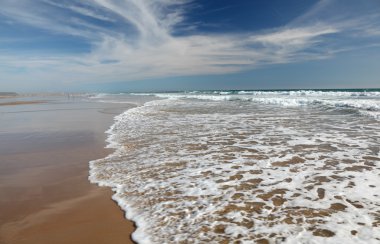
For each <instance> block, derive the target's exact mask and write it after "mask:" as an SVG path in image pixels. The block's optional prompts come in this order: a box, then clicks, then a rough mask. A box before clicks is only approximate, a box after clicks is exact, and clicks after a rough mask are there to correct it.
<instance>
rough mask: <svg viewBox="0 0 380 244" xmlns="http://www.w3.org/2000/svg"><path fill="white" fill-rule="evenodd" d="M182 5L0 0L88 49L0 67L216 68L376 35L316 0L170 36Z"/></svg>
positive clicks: (63, 70) (96, 77)
mask: <svg viewBox="0 0 380 244" xmlns="http://www.w3.org/2000/svg"><path fill="white" fill-rule="evenodd" d="M189 4H191V1H190V0H161V1H152V0H93V1H90V0H85V1H54V0H35V1H28V0H18V1H13V0H3V1H2V4H1V5H2V6H1V8H0V15H3V16H6V17H7V18H8V19H10V20H13V21H17V22H20V23H23V24H28V25H32V26H34V27H37V28H41V29H45V30H48V31H50V32H52V33H53V34H54V33H55V34H63V35H72V36H77V37H79V38H83V39H85V40H86V41H87V42H88V44H89V45H90V46H91V51H90V52H87V53H78V54H75V55H74V54H69V55H60V56H54V55H53V56H46V55H40V56H32V57H31V56H27V55H24V56H23V55H20V54H18V55H8V56H4V55H3V57H2V58H0V71H1V72H2V73H6V74H7V75H8V76H9V77H12V76H17V77H18V78H19V79H21V78H20V77H21V76H20V75H19V74H18V75H16V74H15V72H13V73H12V72H10V71H9V70H12V69H13V70H19V69H22V70H24V72H25V73H27V74H29V75H28V76H26V77H27V78H25V79H30V78H31V77H33V78H34V79H44V80H49V81H54V80H62V77H64V78H65V79H70V80H73V81H79V82H106V81H128V80H138V79H144V78H152V77H168V76H183V75H200V74H224V73H233V72H240V71H243V70H247V69H254V68H256V67H259V66H262V65H268V64H275V63H290V62H300V61H304V60H313V59H322V58H327V57H330V56H331V55H334V54H335V53H336V52H334V50H335V49H337V46H339V45H341V44H342V43H341V42H340V41H338V39H337V38H335V37H337V36H339V35H340V36H344V37H346V38H354V37H353V34H354V33H355V34H356V35H358V34H360V33H361V34H362V35H364V34H366V35H367V36H371V37H373V36H379V33H380V32H379V29H378V27H377V26H376V25H375V24H373V23H377V24H378V23H380V21H379V20H380V18H379V17H378V16H375V15H374V16H373V18H374V19H375V20H376V21H375V22H371V21H368V20H365V19H364V18H361V17H358V16H355V15H354V16H352V15H350V16H351V17H350V18H349V19H347V18H345V19H340V18H336V16H333V15H324V14H323V13H324V12H325V10H326V9H329V7H331V6H332V5H334V4H337V2H336V1H331V0H330V1H329V0H323V1H320V2H319V3H318V4H316V5H315V6H314V8H312V9H311V10H310V11H309V12H307V13H305V14H304V15H303V16H300V17H299V18H297V19H295V20H294V21H292V22H290V23H289V24H287V25H285V26H283V27H280V28H276V29H269V30H265V31H261V32H251V33H225V34H215V33H209V34H207V33H206V34H204V33H203V34H196V33H194V31H192V32H191V33H189V34H188V35H181V36H176V35H175V34H174V33H175V32H176V29H177V28H178V27H179V26H181V28H184V25H185V23H186V14H187V9H188V7H189ZM322 17H323V18H322ZM93 19H95V20H96V21H100V23H96V22H94V21H93ZM103 22H104V23H103ZM110 25H111V27H110ZM191 25H192V24H191V23H190V24H189V26H191ZM363 27H365V28H363ZM334 38H335V39H334ZM355 38H357V37H355ZM343 43H344V42H343ZM368 44H373V43H368ZM345 45H348V44H345ZM349 45H355V44H352V43H350V44H349ZM350 48H351V47H350ZM348 49H349V48H348ZM340 50H344V47H342V46H340ZM16 73H17V72H16ZM68 73H69V74H70V75H68Z"/></svg>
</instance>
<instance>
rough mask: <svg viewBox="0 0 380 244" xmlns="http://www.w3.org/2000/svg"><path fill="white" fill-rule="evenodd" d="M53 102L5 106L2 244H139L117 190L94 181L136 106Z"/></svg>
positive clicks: (0, 123)
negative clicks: (109, 135) (91, 172)
mask: <svg viewBox="0 0 380 244" xmlns="http://www.w3.org/2000/svg"><path fill="white" fill-rule="evenodd" d="M37 99H39V98H36V101H37ZM40 100H41V99H39V100H38V101H40ZM49 101H50V102H48V103H43V104H41V103H29V104H19V105H17V106H1V107H0V118H1V119H0V243H7V244H8V243H9V244H11V243H49V244H50V243H132V241H131V239H130V235H131V233H132V231H133V230H134V227H133V223H132V222H129V221H127V220H126V219H125V218H124V213H123V212H122V211H121V209H120V208H119V207H118V206H117V204H116V203H115V202H114V201H112V200H111V195H112V192H111V190H110V189H109V188H101V187H98V186H96V185H93V184H90V183H89V181H88V179H87V177H88V162H89V161H90V160H93V159H98V158H101V157H104V156H106V155H107V154H108V153H109V152H110V151H109V150H107V149H104V146H105V138H106V135H105V134H104V131H105V130H106V129H107V128H108V127H109V126H110V125H111V124H112V120H113V117H114V116H115V115H117V114H119V113H121V112H122V111H124V110H126V109H127V108H129V107H131V106H132V105H128V104H106V103H93V102H90V103H87V102H83V101H81V100H74V101H73V100H68V99H66V98H64V97H55V98H49Z"/></svg>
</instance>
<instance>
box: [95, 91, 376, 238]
mask: <svg viewBox="0 0 380 244" xmlns="http://www.w3.org/2000/svg"><path fill="white" fill-rule="evenodd" d="M171 96H172V97H171V98H170V99H167V100H159V101H152V102H148V103H146V104H145V105H144V106H142V107H137V108H133V109H130V110H128V111H126V112H125V113H123V114H121V115H119V116H117V117H116V118H115V124H114V125H113V126H112V127H111V128H110V129H109V130H108V131H107V132H108V133H109V138H108V142H109V147H111V148H114V149H115V152H114V153H113V154H111V155H109V156H108V157H106V158H105V159H100V160H95V161H92V162H91V163H90V177H89V178H90V180H91V181H92V182H96V183H98V184H100V185H105V186H109V187H112V188H113V190H114V191H115V192H116V194H115V195H114V197H113V198H114V199H115V200H116V201H117V202H118V203H119V205H120V206H121V207H122V208H123V209H124V210H126V216H127V218H129V219H132V220H134V221H135V222H136V223H137V230H136V232H135V233H134V234H133V239H134V240H136V241H137V242H139V243H178V242H181V241H185V242H189V243H204V242H213V241H215V242H217V241H222V240H228V241H232V240H239V241H241V242H242V243H252V240H258V239H260V238H266V239H271V240H272V241H273V242H274V241H280V242H282V241H283V242H285V243H339V242H342V243H378V242H379V240H380V232H379V227H376V226H374V224H375V223H376V218H378V217H379V216H377V215H376V214H378V211H379V210H380V206H379V204H378V202H379V200H380V196H379V195H380V194H378V193H377V192H378V189H379V187H380V180H379V174H380V168H379V167H380V165H379V163H380V161H378V160H377V159H376V157H378V156H379V155H380V149H379V144H380V141H379V138H380V126H379V123H378V122H377V121H373V120H369V119H367V118H366V117H360V116H357V114H355V113H345V112H344V111H343V112H341V111H339V110H326V109H325V108H324V107H320V106H306V107H303V106H293V105H289V106H284V107H282V106H278V105H279V103H276V101H277V102H279V101H281V98H278V97H276V98H275V99H273V98H268V99H267V100H265V99H264V100H263V101H265V102H262V103H261V102H260V103H258V104H256V103H245V102H242V101H241V99H240V100H233V101H231V100H230V99H219V100H217V101H216V100H214V99H207V100H204V99H202V100H199V99H197V100H182V99H179V97H173V95H171ZM196 96H198V95H196ZM207 96H210V95H207ZM228 96H233V95H228ZM211 97H224V98H225V97H227V96H225V95H217V96H211ZM187 98H190V97H187ZM193 98H194V97H191V99H193ZM260 99H261V98H260ZM294 99H295V98H292V100H288V101H287V102H288V103H289V104H293V103H297V102H299V101H305V99H304V98H297V99H298V100H294ZM334 99H336V98H334ZM306 100H307V99H306ZM267 101H275V102H267ZM290 101H292V102H290ZM294 101H297V102H294ZM307 101H308V100H307ZM329 101H330V102H331V103H333V104H335V101H333V100H329ZM361 103H362V105H363V104H364V105H363V106H368V103H369V102H368V103H367V101H366V102H363V101H361ZM331 106H332V105H331ZM334 106H335V105H334ZM350 106H351V104H350ZM297 160H298V161H297ZM293 161H294V162H293ZM287 162H288V163H287ZM291 162H293V163H291ZM355 167H356V168H355ZM247 186H249V187H248V188H247ZM319 188H323V189H324V196H323V199H321V200H318V199H319V196H320V193H318V191H317V190H318V189H319ZM274 190H276V191H277V193H273V194H272V195H271V196H268V199H265V196H262V194H271V192H273V191H274ZM294 194H296V195H294ZM281 199H285V202H283V203H281V204H279V203H278V201H280V202H281ZM249 204H253V205H249ZM260 204H264V205H265V208H264V207H263V206H261V207H260ZM331 204H340V205H337V207H338V208H339V207H341V208H342V205H343V206H344V207H343V208H344V209H343V210H333V209H331V208H330V206H331ZM355 205H356V206H355ZM247 206H256V207H257V211H254V210H250V209H251V208H247ZM358 206H363V207H362V208H360V207H358ZM252 208H253V207H252ZM302 211H311V212H313V211H314V212H316V214H315V216H308V213H307V212H302ZM318 213H320V214H318ZM269 216H271V218H270V219H269ZM286 217H291V218H292V219H288V220H286V221H287V222H284V221H285V218H286ZM299 218H300V219H299ZM289 221H293V223H294V224H290V222H289ZM297 221H301V222H300V223H299V224H296V223H297ZM318 229H324V230H328V231H331V232H333V233H334V236H332V237H329V238H326V237H320V236H316V235H314V234H313V233H314V232H315V231H316V230H318ZM353 230H354V231H356V232H357V233H356V234H355V235H353V234H351V231H353ZM273 234H274V235H275V236H274V237H270V236H271V235H273Z"/></svg>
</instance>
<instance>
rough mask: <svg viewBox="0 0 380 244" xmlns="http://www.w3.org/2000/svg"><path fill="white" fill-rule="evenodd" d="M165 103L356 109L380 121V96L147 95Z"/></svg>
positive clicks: (312, 93) (270, 93)
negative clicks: (236, 103)
mask: <svg viewBox="0 0 380 244" xmlns="http://www.w3.org/2000/svg"><path fill="white" fill-rule="evenodd" d="M213 93H214V92H213ZM144 95H154V96H156V97H158V98H164V99H171V100H177V99H199V100H210V101H247V102H248V101H249V102H255V103H261V104H268V105H281V106H285V107H297V106H308V105H319V106H327V107H330V108H348V109H355V110H356V111H357V112H359V113H361V114H363V115H366V116H370V117H372V118H375V119H379V118H380V92H346V91H342V92H332V91H247V92H246V91H239V92H237V93H235V94H228V92H225V93H223V94H221V93H218V94H212V93H210V92H208V93H149V94H147V93H145V94H144Z"/></svg>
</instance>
